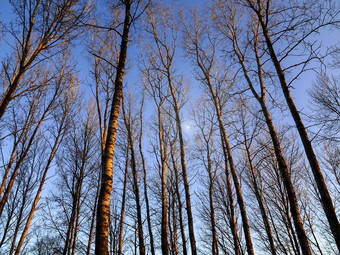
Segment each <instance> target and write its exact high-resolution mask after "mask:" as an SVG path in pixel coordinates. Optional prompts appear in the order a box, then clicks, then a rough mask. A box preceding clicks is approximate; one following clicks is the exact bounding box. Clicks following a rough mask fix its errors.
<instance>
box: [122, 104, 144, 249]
mask: <svg viewBox="0 0 340 255" xmlns="http://www.w3.org/2000/svg"><path fill="white" fill-rule="evenodd" d="M122 109H123V117H124V122H125V126H126V129H127V136H128V143H129V144H130V153H131V169H132V176H133V193H134V195H135V202H136V207H137V229H138V241H139V243H138V246H139V254H140V255H145V245H144V236H143V222H142V210H141V206H140V198H139V186H138V176H137V167H136V159H135V148H134V143H133V140H132V134H131V117H130V114H129V120H128V119H127V117H126V114H125V106H124V97H122Z"/></svg>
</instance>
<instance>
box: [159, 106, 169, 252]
mask: <svg viewBox="0 0 340 255" xmlns="http://www.w3.org/2000/svg"><path fill="white" fill-rule="evenodd" d="M162 126H163V125H162V114H161V105H158V139H159V150H160V154H161V165H162V166H161V168H162V169H161V172H162V173H161V175H162V183H161V190H162V221H161V248H162V255H168V254H169V241H168V219H167V202H166V180H165V170H166V168H165V152H164V144H163V127H162Z"/></svg>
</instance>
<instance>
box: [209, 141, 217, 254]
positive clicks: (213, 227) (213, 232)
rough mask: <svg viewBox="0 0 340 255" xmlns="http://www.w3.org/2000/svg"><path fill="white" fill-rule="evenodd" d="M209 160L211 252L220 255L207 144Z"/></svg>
mask: <svg viewBox="0 0 340 255" xmlns="http://www.w3.org/2000/svg"><path fill="white" fill-rule="evenodd" d="M206 151H207V159H208V174H209V206H210V224H211V235H212V244H211V251H212V255H218V254H219V252H218V242H217V231H216V224H215V207H214V199H213V194H214V176H213V173H212V164H211V157H210V149H209V145H208V144H207V148H206Z"/></svg>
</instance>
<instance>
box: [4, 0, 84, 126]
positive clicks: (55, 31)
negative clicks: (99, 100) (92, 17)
mask: <svg viewBox="0 0 340 255" xmlns="http://www.w3.org/2000/svg"><path fill="white" fill-rule="evenodd" d="M10 3H11V5H12V7H13V10H14V13H15V21H14V23H11V25H9V26H4V27H8V29H7V31H6V32H8V33H9V34H10V35H11V36H12V37H13V38H14V42H15V45H12V49H13V53H12V56H14V57H13V58H14V59H9V60H7V61H6V60H3V61H2V68H3V70H2V72H4V74H5V75H4V76H3V80H2V84H3V87H4V92H3V93H2V95H1V102H0V119H1V118H2V117H3V115H4V113H5V111H6V109H7V106H8V104H9V103H10V101H11V100H13V98H15V97H17V96H19V95H21V94H23V93H25V92H27V91H31V90H34V89H38V88H39V85H38V84H37V85H33V84H29V86H25V85H26V84H25V83H23V84H21V80H22V79H23V77H24V76H25V74H26V72H27V71H28V70H29V69H30V68H32V67H34V66H35V65H36V64H38V63H40V62H41V61H46V60H48V59H49V58H50V57H51V56H53V55H54V54H56V53H57V52H58V51H60V49H58V46H59V45H62V44H64V43H65V42H68V41H70V40H71V39H73V38H75V37H76V36H77V35H78V34H79V33H80V32H81V30H80V25H81V23H82V22H84V21H85V19H86V17H87V16H88V14H89V11H90V5H89V4H88V3H87V2H86V1H74V0H60V1H40V0H37V1H32V0H24V1H10ZM12 63H14V64H12Z"/></svg>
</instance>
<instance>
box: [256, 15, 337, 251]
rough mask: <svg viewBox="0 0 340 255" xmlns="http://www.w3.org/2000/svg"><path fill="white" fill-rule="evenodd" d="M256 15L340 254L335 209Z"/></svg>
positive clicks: (271, 48)
mask: <svg viewBox="0 0 340 255" xmlns="http://www.w3.org/2000/svg"><path fill="white" fill-rule="evenodd" d="M257 15H258V17H259V20H260V23H261V27H262V31H263V35H264V37H265V39H266V44H267V47H268V50H269V53H270V57H271V60H272V62H273V64H274V67H275V70H276V73H277V75H278V77H279V81H280V85H281V89H282V92H283V94H284V97H285V99H286V102H287V105H288V107H289V110H290V113H291V115H292V117H293V119H294V122H295V125H296V128H297V130H298V132H299V135H300V138H301V141H302V144H303V147H304V149H305V153H306V155H307V158H308V161H309V164H310V167H311V169H312V172H313V176H314V180H315V182H316V185H317V187H318V191H319V193H320V196H321V205H322V208H323V210H324V212H325V214H326V217H327V220H328V223H329V225H330V228H331V231H332V234H333V236H334V239H335V242H336V244H337V247H338V250H339V252H340V224H339V220H338V218H337V215H336V212H335V209H334V206H333V202H332V199H331V196H330V195H329V192H328V188H327V186H326V183H325V180H324V178H323V174H322V172H321V169H320V166H319V163H318V160H317V158H316V156H315V153H314V150H313V147H312V143H311V141H310V139H309V137H308V134H307V131H306V128H305V126H304V125H303V122H302V120H301V117H300V114H299V111H298V110H297V109H296V107H295V104H294V101H293V99H292V97H291V95H290V91H289V88H288V84H287V82H286V78H285V74H284V71H283V70H282V68H281V64H280V62H279V60H278V59H277V57H276V53H275V51H274V47H273V44H272V42H271V39H270V35H269V31H268V28H267V25H266V24H265V22H264V20H263V16H262V13H261V11H259V12H257Z"/></svg>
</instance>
